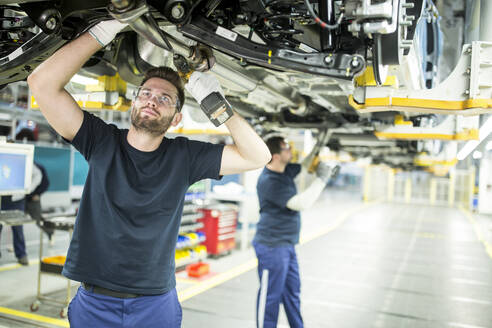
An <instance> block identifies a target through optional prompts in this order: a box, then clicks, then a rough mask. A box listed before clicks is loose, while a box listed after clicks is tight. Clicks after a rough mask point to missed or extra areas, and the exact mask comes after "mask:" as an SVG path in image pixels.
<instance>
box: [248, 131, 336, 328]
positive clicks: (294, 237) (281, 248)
mask: <svg viewBox="0 0 492 328" xmlns="http://www.w3.org/2000/svg"><path fill="white" fill-rule="evenodd" d="M266 144H267V146H268V149H269V150H270V153H271V154H272V159H271V161H270V163H268V164H267V165H266V167H265V168H264V170H263V172H262V173H261V174H260V177H259V178H258V183H257V185H256V190H257V192H258V200H259V203H260V221H259V222H258V225H257V230H256V235H255V237H254V239H253V246H254V248H255V252H256V256H257V258H258V275H259V278H260V289H259V291H258V299H257V311H256V324H257V327H259V328H274V327H277V319H278V311H279V306H280V303H283V305H284V308H285V313H286V314H287V319H288V321H289V325H290V327H291V328H300V327H303V321H302V316H301V309H300V305H301V302H300V297H299V296H300V290H301V283H300V279H299V267H298V264H297V256H296V252H295V248H294V245H296V244H297V243H298V242H299V232H300V228H301V216H300V213H299V211H302V210H304V209H306V208H309V207H311V205H312V204H313V203H314V202H315V201H316V199H317V198H318V197H319V195H320V194H321V192H322V191H323V189H324V188H325V185H326V183H327V182H328V180H329V179H330V178H331V177H332V175H333V174H336V172H337V171H338V168H336V169H334V168H332V167H330V166H328V165H326V164H325V163H320V164H319V165H318V167H317V169H316V179H314V181H313V183H312V184H311V185H310V186H309V187H308V188H306V190H304V191H303V192H301V193H298V192H297V188H296V185H295V183H294V178H295V177H296V176H297V175H298V174H299V172H300V171H301V166H300V165H299V164H290V163H289V162H290V161H291V160H292V153H291V150H290V146H289V144H288V143H286V142H285V140H284V139H283V138H282V137H271V138H269V139H268V140H267V141H266Z"/></svg>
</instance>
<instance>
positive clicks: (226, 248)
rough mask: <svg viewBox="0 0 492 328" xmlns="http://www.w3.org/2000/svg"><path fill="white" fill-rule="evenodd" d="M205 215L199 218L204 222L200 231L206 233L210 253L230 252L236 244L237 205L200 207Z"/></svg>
mask: <svg viewBox="0 0 492 328" xmlns="http://www.w3.org/2000/svg"><path fill="white" fill-rule="evenodd" d="M200 211H202V212H203V217H202V218H201V219H198V221H199V222H203V228H201V229H200V230H199V231H201V232H203V233H205V236H206V240H205V242H204V243H203V245H205V246H207V253H208V254H210V255H222V254H224V253H229V252H230V251H231V249H233V248H234V247H235V246H236V223H237V212H238V211H237V207H236V206H228V205H224V204H219V205H214V206H210V207H208V208H203V209H200Z"/></svg>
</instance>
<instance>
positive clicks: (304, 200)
mask: <svg viewBox="0 0 492 328" xmlns="http://www.w3.org/2000/svg"><path fill="white" fill-rule="evenodd" d="M339 170H340V167H339V166H338V165H337V166H333V167H332V166H329V165H327V164H326V163H319V164H318V168H317V169H316V179H314V181H313V182H312V183H311V184H310V185H309V187H307V188H306V189H305V190H304V191H302V192H300V193H298V194H297V195H295V196H293V197H292V198H291V199H289V201H288V202H287V207H288V208H289V209H291V210H293V211H304V210H306V209H308V208H310V207H311V206H312V205H313V204H314V202H315V201H316V200H317V199H318V197H319V196H320V195H321V193H322V192H323V190H324V189H325V186H326V184H327V183H328V181H330V179H332V178H334V177H335V176H336V175H337V174H338V171H339Z"/></svg>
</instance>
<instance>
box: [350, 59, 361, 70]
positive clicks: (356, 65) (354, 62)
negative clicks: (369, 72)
mask: <svg viewBox="0 0 492 328" xmlns="http://www.w3.org/2000/svg"><path fill="white" fill-rule="evenodd" d="M359 64H360V62H359V60H358V59H357V57H354V58H352V62H351V63H350V65H352V67H354V68H355V67H358V66H359Z"/></svg>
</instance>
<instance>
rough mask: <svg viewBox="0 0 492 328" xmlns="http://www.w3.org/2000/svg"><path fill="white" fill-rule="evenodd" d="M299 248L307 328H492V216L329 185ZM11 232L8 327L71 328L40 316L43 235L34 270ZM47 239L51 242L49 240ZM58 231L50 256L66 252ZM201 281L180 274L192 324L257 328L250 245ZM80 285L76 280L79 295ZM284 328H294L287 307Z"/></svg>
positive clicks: (0, 322)
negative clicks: (18, 253)
mask: <svg viewBox="0 0 492 328" xmlns="http://www.w3.org/2000/svg"><path fill="white" fill-rule="evenodd" d="M302 220H303V222H302V225H303V228H302V233H301V243H300V245H299V246H298V247H297V252H298V260H299V265H300V274H301V281H302V286H301V302H302V305H301V306H302V309H301V310H302V314H303V317H304V323H305V326H306V327H308V328H309V327H337V328H349V327H350V328H351V327H354V328H365V327H388V328H403V327H411V328H419V327H432V328H440V327H457V328H485V327H491V328H492V247H491V246H490V245H491V244H492V240H491V238H490V235H491V232H492V230H491V229H492V218H491V217H487V216H480V215H475V214H472V213H469V212H467V211H465V210H462V209H458V208H447V207H436V206H434V207H433V206H427V205H406V204H388V203H382V202H375V203H369V204H363V203H362V202H361V201H360V197H359V194H358V192H347V191H334V190H330V189H328V190H327V191H326V192H325V194H324V195H323V197H322V199H321V200H320V201H318V202H317V203H316V205H315V206H314V207H313V208H312V209H310V210H308V211H305V212H304V213H303V214H302ZM5 231H7V232H8V231H9V229H4V232H3V234H2V241H1V244H0V250H1V252H2V257H1V258H0V328H4V327H68V326H69V325H68V321H67V320H66V319H61V318H60V316H59V313H60V310H61V308H62V306H61V305H50V304H44V303H43V304H41V305H40V307H39V310H38V311H36V312H31V311H30V305H31V304H32V303H33V301H35V299H36V287H37V270H38V269H37V268H38V262H37V257H38V256H37V252H38V249H39V232H38V230H37V228H36V227H35V226H34V225H27V226H25V232H26V233H25V234H26V239H27V247H28V253H29V257H30V260H31V262H30V265H29V266H27V267H21V266H20V265H17V264H15V257H14V255H13V254H12V253H10V252H9V251H8V249H7V248H8V246H10V245H11V239H10V238H11V237H10V233H8V234H7V233H6V232H5ZM45 240H46V239H45ZM67 245H68V234H66V233H65V234H63V233H57V234H56V235H55V242H54V245H52V246H48V245H47V244H46V246H45V248H46V250H45V254H46V255H55V254H63V253H64V252H65V251H66V247H67ZM207 263H209V264H210V268H211V273H210V274H209V275H208V276H206V277H204V278H201V279H198V280H196V279H191V278H188V277H187V276H186V274H185V272H180V273H178V274H177V290H178V293H179V297H180V300H181V304H182V308H183V327H185V328H191V327H214V328H219V327H224V328H225V327H227V328H230V327H235V328H242V327H244V328H246V327H254V326H255V321H254V315H255V301H256V292H257V288H258V277H257V272H256V261H255V257H254V252H253V251H252V249H251V248H249V249H247V250H246V251H234V252H233V253H232V254H231V255H229V256H224V257H222V258H218V259H207ZM77 286H78V284H77V283H75V282H72V288H71V292H72V295H73V293H74V292H75V291H76V288H77ZM42 288H43V293H46V294H48V295H49V296H51V297H53V298H58V299H63V298H64V295H65V294H66V289H67V288H66V280H64V279H62V278H60V277H56V276H43V281H42ZM278 327H288V323H287V320H286V317H285V314H284V313H283V312H282V311H281V313H280V318H279V324H278Z"/></svg>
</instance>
